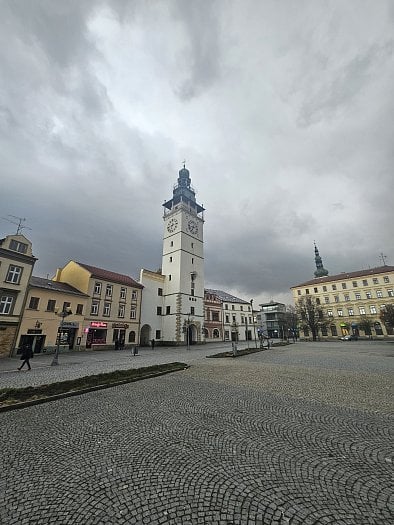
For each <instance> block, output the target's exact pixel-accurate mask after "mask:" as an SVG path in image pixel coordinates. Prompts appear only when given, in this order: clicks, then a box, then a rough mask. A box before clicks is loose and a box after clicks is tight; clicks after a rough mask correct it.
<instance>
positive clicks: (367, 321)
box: [358, 316, 375, 339]
mask: <svg viewBox="0 0 394 525" xmlns="http://www.w3.org/2000/svg"><path fill="white" fill-rule="evenodd" d="M374 326H375V321H374V320H373V319H371V318H370V317H366V316H363V317H362V319H360V321H359V323H358V327H359V329H360V330H363V331H364V333H365V335H368V336H369V339H372V328H373V327H374Z"/></svg>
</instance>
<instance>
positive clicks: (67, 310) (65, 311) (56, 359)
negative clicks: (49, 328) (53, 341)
mask: <svg viewBox="0 0 394 525" xmlns="http://www.w3.org/2000/svg"><path fill="white" fill-rule="evenodd" d="M71 314H72V311H71V309H70V308H68V307H66V306H63V310H62V311H61V312H56V315H58V316H59V317H61V320H60V326H59V328H58V329H57V332H58V334H57V345H56V352H55V355H54V356H53V359H52V363H51V366H57V365H58V364H59V350H60V336H61V334H62V332H63V324H64V319H65V318H66V317H67V316H69V315H71Z"/></svg>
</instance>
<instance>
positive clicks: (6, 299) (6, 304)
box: [0, 295, 14, 315]
mask: <svg viewBox="0 0 394 525" xmlns="http://www.w3.org/2000/svg"><path fill="white" fill-rule="evenodd" d="M13 302H14V298H13V297H11V296H9V295H3V296H2V297H1V299H0V314H3V315H6V314H9V313H11V310H12V306H13Z"/></svg>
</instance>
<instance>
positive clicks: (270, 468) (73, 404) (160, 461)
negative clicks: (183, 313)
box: [0, 342, 394, 525]
mask: <svg viewBox="0 0 394 525" xmlns="http://www.w3.org/2000/svg"><path fill="white" fill-rule="evenodd" d="M217 348H218V347H215V348H214V347H208V345H207V347H205V348H204V349H201V348H197V349H193V350H192V351H191V352H190V353H189V354H186V351H185V350H183V349H161V350H160V351H159V352H157V353H156V350H155V352H154V353H153V352H152V351H146V352H145V355H144V351H142V352H141V361H140V365H138V366H148V365H147V363H150V364H153V362H154V361H156V362H168V361H166V360H167V359H168V360H171V361H174V360H177V361H182V362H189V363H190V364H191V367H190V368H189V369H188V370H185V371H182V372H177V373H174V374H169V375H166V376H161V377H158V378H154V379H148V380H145V381H140V382H136V383H130V384H127V385H122V386H118V387H115V388H110V389H106V390H101V391H97V392H91V393H89V394H85V395H83V396H76V397H71V398H66V399H62V400H59V401H54V402H50V403H46V404H42V405H37V406H33V407H29V408H26V409H21V410H15V411H12V412H7V413H2V414H0V429H1V444H2V456H1V464H0V467H1V468H0V494H1V497H0V523H1V524H7V525H8V524H15V525H16V524H18V525H19V524H25V523H26V524H37V525H38V524H39V525H42V524H55V523H56V524H59V523H60V524H81V525H82V524H87V525H88V524H92V525H93V524H97V525H99V524H108V525H109V524H155V525H156V524H192V525H195V524H205V523H212V524H217V525H230V524H234V525H235V524H237V525H238V524H248V525H249V524H250V525H251V524H264V525H265V524H274V525H283V524H291V525H314V524H316V525H317V524H341V525H350V524H352V525H364V524H365V525H367V524H381V525H387V524H390V523H393V504H394V501H393V476H392V474H393V468H392V467H393V447H392V443H393V440H392V438H393V432H392V422H393V418H392V413H393V405H392V396H391V394H392V379H393V364H392V363H393V359H392V357H393V355H394V345H390V344H388V343H375V342H365V343H364V342H360V343H356V342H351V343H339V342H338V343H297V344H295V345H291V346H287V347H278V348H274V349H271V350H269V351H265V352H261V353H257V354H252V355H249V356H246V357H241V358H238V359H206V358H205V355H207V354H209V353H215V352H216V351H217ZM112 354H116V353H115V352H114V353H112ZM174 355H175V356H176V359H174ZM61 357H63V356H61ZM187 358H189V359H187ZM82 363H83V369H84V371H85V372H86V371H93V370H96V371H97V370H99V369H101V371H107V370H108V369H109V368H111V367H113V366H115V367H122V366H127V365H125V364H124V356H121V355H119V354H118V355H117V356H115V355H111V353H108V355H101V356H98V355H93V354H92V355H84V356H81V357H75V356H72V355H70V356H68V357H67V358H66V357H64V362H63V364H61V365H59V367H52V368H51V367H49V364H46V361H45V359H43V360H42V361H40V365H38V360H37V361H34V362H33V367H34V366H35V367H36V368H35V370H33V371H32V372H29V373H25V374H24V377H25V378H26V379H19V378H20V377H21V375H20V373H19V375H18V372H14V371H13V369H12V368H11V365H12V364H13V363H6V364H5V366H3V369H2V371H1V372H0V380H1V381H2V383H10V382H12V381H13V378H16V379H15V381H20V382H23V381H24V380H26V381H31V382H33V383H34V381H37V384H40V381H41V382H42V381H43V380H47V379H48V377H49V376H51V377H53V378H54V377H55V376H58V377H59V378H60V377H64V376H65V375H67V376H72V375H75V374H77V373H78V370H79V372H80V373H81V370H80V369H81V364H82ZM54 368H56V370H55V371H54V370H53V369H54ZM92 373H93V372H92ZM95 373H97V372H95ZM29 374H31V375H29Z"/></svg>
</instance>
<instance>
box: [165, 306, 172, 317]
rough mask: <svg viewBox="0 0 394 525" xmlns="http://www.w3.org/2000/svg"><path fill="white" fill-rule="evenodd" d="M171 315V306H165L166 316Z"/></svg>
mask: <svg viewBox="0 0 394 525" xmlns="http://www.w3.org/2000/svg"><path fill="white" fill-rule="evenodd" d="M170 313H171V306H166V315H170Z"/></svg>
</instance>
